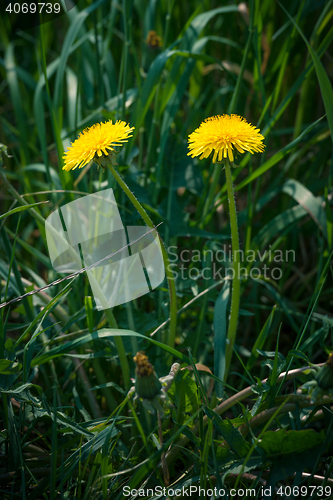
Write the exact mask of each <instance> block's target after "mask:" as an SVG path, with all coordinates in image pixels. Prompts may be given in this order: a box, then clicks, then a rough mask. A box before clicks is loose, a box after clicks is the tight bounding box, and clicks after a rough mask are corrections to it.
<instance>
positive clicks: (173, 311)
mask: <svg viewBox="0 0 333 500" xmlns="http://www.w3.org/2000/svg"><path fill="white" fill-rule="evenodd" d="M105 163H106V166H107V168H108V169H109V170H110V172H111V174H112V175H113V177H114V178H115V179H116V181H117V183H118V184H119V186H120V187H121V189H122V190H123V191H124V192H125V193H126V195H127V196H128V198H129V200H130V201H131V202H132V203H133V205H134V207H135V208H136V209H137V211H138V212H139V214H140V215H141V217H142V218H143V220H144V222H145V223H146V224H147V226H148V227H154V224H153V222H152V220H151V219H150V217H149V215H148V214H147V212H146V211H145V209H144V208H143V207H142V205H141V204H140V202H139V201H138V200H137V199H136V197H135V196H134V194H133V193H132V191H131V190H130V188H129V187H128V186H127V184H126V183H125V182H124V181H123V179H122V178H121V177H120V175H119V174H118V172H117V171H116V170H115V169H114V168H113V166H112V165H111V163H110V162H105ZM160 243H161V250H162V256H163V262H164V267H165V273H166V277H167V280H168V285H169V294H170V329H169V336H168V342H167V345H169V346H170V347H174V343H175V337H176V326H177V302H176V287H175V282H174V279H173V275H172V271H171V269H170V261H169V257H168V254H167V251H166V249H165V247H164V245H163V242H162V240H160Z"/></svg>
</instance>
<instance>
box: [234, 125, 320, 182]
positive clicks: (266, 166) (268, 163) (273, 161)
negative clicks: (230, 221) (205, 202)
mask: <svg viewBox="0 0 333 500" xmlns="http://www.w3.org/2000/svg"><path fill="white" fill-rule="evenodd" d="M323 118H324V117H321V118H319V120H317V121H315V122H314V123H312V124H311V125H309V127H307V128H306V129H305V130H304V132H302V133H301V134H300V135H299V136H298V137H297V139H295V140H294V141H292V142H290V143H289V144H287V146H285V147H284V148H282V149H280V151H278V152H277V153H275V155H273V156H272V157H271V158H269V159H268V160H267V161H265V162H264V163H263V164H262V165H260V167H259V168H256V169H255V170H254V171H253V172H252V173H251V174H250V175H248V176H247V177H246V178H245V179H244V180H243V181H242V182H240V183H239V184H238V185H237V186H236V187H235V191H238V190H239V189H242V188H243V187H244V186H246V185H247V184H249V183H250V182H252V181H254V179H257V177H260V176H261V175H263V174H264V173H265V172H267V170H269V169H270V168H272V167H274V165H276V164H277V163H278V162H279V161H280V160H282V158H284V157H285V156H286V155H287V154H288V153H290V151H292V150H293V149H294V148H295V146H297V145H298V144H299V143H300V142H301V141H302V139H304V138H305V137H306V135H307V134H308V133H309V132H310V131H311V130H312V129H313V128H314V127H315V126H316V125H317V124H318V123H319V122H320V121H321V120H322V119H323ZM241 166H243V165H242V163H241Z"/></svg>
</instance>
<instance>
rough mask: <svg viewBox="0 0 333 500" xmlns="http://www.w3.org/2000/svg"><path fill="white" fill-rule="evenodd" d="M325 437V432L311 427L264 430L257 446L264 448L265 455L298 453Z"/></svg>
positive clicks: (317, 443) (319, 442)
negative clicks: (296, 429) (318, 431)
mask: <svg viewBox="0 0 333 500" xmlns="http://www.w3.org/2000/svg"><path fill="white" fill-rule="evenodd" d="M324 439H325V432H324V431H323V430H322V431H321V432H320V434H318V433H317V432H315V431H314V430H313V429H306V430H300V431H287V430H286V429H280V430H279V431H277V432H276V431H266V432H265V434H264V435H263V436H262V438H261V439H260V440H259V441H258V446H259V447H260V448H261V449H263V450H264V452H265V454H266V456H267V457H270V458H272V457H279V456H280V455H286V454H289V453H291V454H294V453H300V452H302V451H305V450H308V449H309V448H312V447H314V446H317V445H319V444H321V443H322V442H323V440H324Z"/></svg>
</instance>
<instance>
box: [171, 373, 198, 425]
mask: <svg viewBox="0 0 333 500" xmlns="http://www.w3.org/2000/svg"><path fill="white" fill-rule="evenodd" d="M197 390H198V389H197V385H196V383H195V382H194V380H192V378H191V377H190V376H189V373H188V372H187V371H186V372H184V371H181V372H178V373H177V375H176V377H175V380H174V383H173V384H172V386H171V387H170V389H169V391H168V397H170V399H171V401H172V402H173V403H174V404H175V405H176V407H177V415H176V416H175V421H176V422H177V424H180V425H183V424H184V422H185V421H186V420H187V419H188V415H187V414H190V415H192V414H193V413H195V412H196V411H197V409H198V397H197Z"/></svg>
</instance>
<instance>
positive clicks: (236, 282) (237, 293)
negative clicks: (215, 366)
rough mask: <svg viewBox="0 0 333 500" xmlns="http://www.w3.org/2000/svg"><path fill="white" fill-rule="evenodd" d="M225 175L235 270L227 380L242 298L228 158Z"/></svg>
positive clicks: (228, 338) (229, 330) (237, 238)
mask: <svg viewBox="0 0 333 500" xmlns="http://www.w3.org/2000/svg"><path fill="white" fill-rule="evenodd" d="M225 175H226V180H227V192H228V203H229V212H230V228H231V241H232V256H233V266H232V267H233V271H234V273H233V274H234V276H233V280H232V293H231V310H230V319H229V326H228V334H227V346H226V367H225V374H224V380H226V379H227V376H228V371H229V367H230V362H231V357H232V350H233V347H234V343H235V340H236V334H237V324H238V312H239V300H240V276H239V269H240V255H239V253H240V252H239V237H238V223H237V211H236V202H235V196H234V186H233V183H232V175H231V168H230V163H229V160H228V159H226V160H225Z"/></svg>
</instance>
